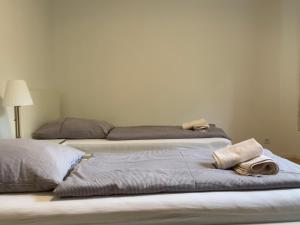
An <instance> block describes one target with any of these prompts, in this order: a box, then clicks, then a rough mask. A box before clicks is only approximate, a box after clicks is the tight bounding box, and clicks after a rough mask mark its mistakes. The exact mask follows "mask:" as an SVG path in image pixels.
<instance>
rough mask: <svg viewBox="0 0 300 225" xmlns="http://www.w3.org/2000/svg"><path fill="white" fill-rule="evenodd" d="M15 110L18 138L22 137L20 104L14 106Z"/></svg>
mask: <svg viewBox="0 0 300 225" xmlns="http://www.w3.org/2000/svg"><path fill="white" fill-rule="evenodd" d="M14 111H15V128H16V138H21V132H20V131H21V129H20V106H15V107H14Z"/></svg>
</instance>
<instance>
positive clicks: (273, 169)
mask: <svg viewBox="0 0 300 225" xmlns="http://www.w3.org/2000/svg"><path fill="white" fill-rule="evenodd" d="M233 169H234V170H235V171H236V172H237V173H239V174H241V175H245V176H252V175H274V174H277V173H278V171H279V167H278V165H277V164H276V163H275V162H274V161H273V160H272V159H271V158H269V157H267V156H264V155H261V156H259V157H256V158H254V159H251V160H249V161H246V162H242V163H240V164H238V165H236V166H235V167H234V168H233Z"/></svg>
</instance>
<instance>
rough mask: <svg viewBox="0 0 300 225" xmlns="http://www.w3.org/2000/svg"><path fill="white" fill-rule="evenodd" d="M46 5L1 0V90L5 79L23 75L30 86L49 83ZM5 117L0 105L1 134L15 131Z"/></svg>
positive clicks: (29, 0) (42, 0)
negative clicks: (11, 129)
mask: <svg viewBox="0 0 300 225" xmlns="http://www.w3.org/2000/svg"><path fill="white" fill-rule="evenodd" d="M48 6H49V5H48V1H47V0H0V92H1V93H2V92H3V88H4V87H5V82H6V80H8V79H24V80H26V81H27V83H28V85H29V86H30V87H31V88H49V87H50V84H49V81H50V79H48V78H49V73H48V72H49V68H48V66H49V54H48V53H49V46H50V45H49V40H50V39H49V7H48ZM28 107H31V106H28ZM21 110H22V109H21ZM7 117H8V115H7V113H6V109H4V108H1V109H0V123H1V125H0V138H3V137H10V136H11V135H12V134H14V131H13V132H11V131H10V125H9V122H8V119H7ZM11 122H12V121H11Z"/></svg>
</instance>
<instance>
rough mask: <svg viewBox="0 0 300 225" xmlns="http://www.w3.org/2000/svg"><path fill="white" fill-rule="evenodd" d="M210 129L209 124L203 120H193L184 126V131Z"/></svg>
mask: <svg viewBox="0 0 300 225" xmlns="http://www.w3.org/2000/svg"><path fill="white" fill-rule="evenodd" d="M207 128H209V124H208V122H207V121H206V120H205V119H203V118H201V119H199V120H193V121H190V122H186V123H183V124H182V129H184V130H192V129H193V130H202V129H207Z"/></svg>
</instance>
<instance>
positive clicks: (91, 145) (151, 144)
mask: <svg viewBox="0 0 300 225" xmlns="http://www.w3.org/2000/svg"><path fill="white" fill-rule="evenodd" d="M62 144H63V145H69V146H72V147H75V148H78V149H80V150H82V151H85V152H87V153H94V152H132V151H145V150H163V149H166V148H168V147H172V146H177V147H180V148H192V147H195V146H197V145H205V146H206V147H207V148H216V147H217V148H223V147H225V146H227V145H229V144H231V141H230V140H228V139H225V138H194V139H154V140H122V141H111V140H106V139H80V140H65V141H64V142H62Z"/></svg>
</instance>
